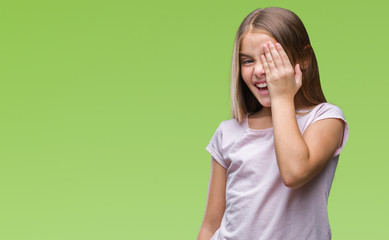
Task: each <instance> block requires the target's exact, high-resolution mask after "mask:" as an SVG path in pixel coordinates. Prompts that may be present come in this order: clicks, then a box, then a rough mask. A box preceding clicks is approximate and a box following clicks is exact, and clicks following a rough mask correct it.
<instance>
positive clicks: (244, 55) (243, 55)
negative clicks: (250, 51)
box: [239, 53, 251, 57]
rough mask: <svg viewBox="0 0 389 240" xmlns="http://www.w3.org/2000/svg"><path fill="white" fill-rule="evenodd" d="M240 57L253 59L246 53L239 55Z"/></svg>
mask: <svg viewBox="0 0 389 240" xmlns="http://www.w3.org/2000/svg"><path fill="white" fill-rule="evenodd" d="M239 57H251V56H250V55H247V54H244V53H239Z"/></svg>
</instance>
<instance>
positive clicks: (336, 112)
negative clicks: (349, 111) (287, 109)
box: [298, 102, 345, 120]
mask: <svg viewBox="0 0 389 240" xmlns="http://www.w3.org/2000/svg"><path fill="white" fill-rule="evenodd" d="M298 112H299V113H302V114H303V115H307V116H310V117H313V118H315V120H318V118H322V117H325V116H333V117H339V118H343V119H344V118H345V116H344V113H343V111H342V109H340V107H338V106H337V105H335V104H332V103H329V102H323V103H320V104H318V105H316V106H314V107H311V108H309V109H302V110H299V111H298Z"/></svg>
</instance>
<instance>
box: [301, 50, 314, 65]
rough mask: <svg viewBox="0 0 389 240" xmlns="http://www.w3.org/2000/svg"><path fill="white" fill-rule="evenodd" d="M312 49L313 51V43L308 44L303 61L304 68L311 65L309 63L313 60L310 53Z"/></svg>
mask: <svg viewBox="0 0 389 240" xmlns="http://www.w3.org/2000/svg"><path fill="white" fill-rule="evenodd" d="M311 51H312V47H311V45H309V44H307V45H306V46H305V47H304V50H303V62H302V63H301V69H302V70H305V69H307V68H308V66H309V63H310V62H311V54H310V53H311Z"/></svg>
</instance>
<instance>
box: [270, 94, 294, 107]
mask: <svg viewBox="0 0 389 240" xmlns="http://www.w3.org/2000/svg"><path fill="white" fill-rule="evenodd" d="M270 99H271V100H270V101H271V102H270V104H271V107H272V108H273V107H281V106H282V107H288V106H289V107H291V106H293V108H294V96H277V97H271V98H270Z"/></svg>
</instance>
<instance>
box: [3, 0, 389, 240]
mask: <svg viewBox="0 0 389 240" xmlns="http://www.w3.org/2000/svg"><path fill="white" fill-rule="evenodd" d="M269 6H278V7H284V8H288V9H290V10H292V11H294V12H295V13H296V14H297V15H299V16H300V18H301V19H302V20H303V22H304V23H305V26H306V28H307V30H308V33H309V35H310V38H311V42H312V46H313V48H314V50H315V52H316V55H317V58H318V62H319V67H320V73H321V79H322V86H323V89H324V92H325V95H326V97H327V100H328V101H329V102H331V103H333V104H336V105H338V106H339V107H341V108H342V110H343V111H344V113H345V116H346V119H347V121H348V123H349V127H350V137H349V140H348V142H347V144H346V147H345V148H344V150H343V152H342V154H341V157H340V160H339V165H338V169H337V172H336V175H335V179H334V183H333V188H332V191H331V194H330V198H329V206H328V207H329V218H330V224H331V227H332V232H333V239H335V240H342V239H353V240H356V239H388V238H389V233H388V231H387V216H388V214H389V207H388V204H387V203H388V202H389V193H388V188H387V183H388V180H389V177H388V174H387V171H388V165H389V163H388V157H387V155H386V154H385V149H387V148H388V147H387V146H388V137H387V134H388V125H387V119H388V114H387V103H388V101H387V99H386V97H387V96H388V93H387V92H388V86H389V85H388V77H387V70H388V67H387V66H386V65H387V63H388V55H389V51H388V45H387V44H388V40H389V38H388V31H387V30H386V29H387V26H386V25H387V23H388V22H389V21H388V20H389V18H388V14H387V7H388V6H387V4H385V2H384V1H377V0H370V1H351V0H347V1H333V0H331V1H308V0H305V1H291V0H289V1H248V0H242V1H222V0H218V1H209V0H207V1H204V0H201V1H192V2H187V1H144V2H143V3H140V2H135V1H118V0H111V1H96V0H94V1H92V0H89V1H85V0H82V1H80V0H78V1H74V0H72V1H42V0H37V1H7V2H6V1H2V2H1V3H0V30H1V36H0V56H1V57H0V61H1V62H0V84H1V85H0V106H1V108H0V164H1V165H0V239H4V240H16V239H17V240H22V239H23V240H35V239H36V240H46V239H47V240H60V239H61V240H62V239H77V240H78V239H137V240H139V239H147V240H148V239H180V240H181V239H195V238H196V236H197V234H198V231H199V228H200V225H201V222H202V218H203V214H204V208H205V202H206V195H207V187H208V178H209V167H210V160H211V157H210V155H209V153H208V152H207V151H206V150H205V147H206V145H207V144H208V142H209V140H210V138H211V136H212V135H213V133H214V131H215V130H216V128H217V126H218V124H219V123H220V122H221V121H222V120H226V119H229V118H230V105H229V104H230V102H229V76H230V65H231V56H232V47H233V41H234V37H235V34H236V30H237V28H238V26H239V24H240V23H241V21H242V20H243V18H244V17H245V16H246V15H247V14H248V13H250V12H251V11H253V10H254V9H256V8H263V7H269Z"/></svg>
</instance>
